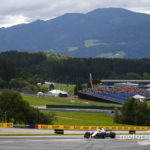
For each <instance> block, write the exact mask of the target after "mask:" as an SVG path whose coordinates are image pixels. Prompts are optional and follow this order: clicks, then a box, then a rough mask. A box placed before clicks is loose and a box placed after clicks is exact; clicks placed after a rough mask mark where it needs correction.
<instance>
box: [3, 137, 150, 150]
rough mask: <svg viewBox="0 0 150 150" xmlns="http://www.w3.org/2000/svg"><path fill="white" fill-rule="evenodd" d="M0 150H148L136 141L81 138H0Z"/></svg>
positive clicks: (148, 147)
mask: <svg viewBox="0 0 150 150" xmlns="http://www.w3.org/2000/svg"><path fill="white" fill-rule="evenodd" d="M0 150H150V145H145V146H142V145H139V144H138V143H137V141H136V140H119V139H90V140H86V139H84V138H83V136H79V135H78V136H38V137H35V136H29V137H23V136H19V137H15V136H12V137H8V136H5V137H0Z"/></svg>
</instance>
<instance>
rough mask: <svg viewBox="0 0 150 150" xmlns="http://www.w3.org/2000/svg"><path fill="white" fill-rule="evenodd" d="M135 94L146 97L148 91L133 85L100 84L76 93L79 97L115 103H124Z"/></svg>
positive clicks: (147, 96)
mask: <svg viewBox="0 0 150 150" xmlns="http://www.w3.org/2000/svg"><path fill="white" fill-rule="evenodd" d="M135 95H139V96H141V97H144V98H145V99H146V98H149V97H150V91H149V90H147V89H142V88H139V87H135V86H133V87H132V86H131V87H129V86H127V87H103V86H101V87H99V88H93V89H86V90H82V91H79V93H78V96H79V98H83V99H90V100H94V101H100V102H107V103H117V104H124V103H125V101H126V100H127V99H128V98H130V97H134V96H135ZM138 100H139V99H138Z"/></svg>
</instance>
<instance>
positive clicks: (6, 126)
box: [0, 123, 14, 128]
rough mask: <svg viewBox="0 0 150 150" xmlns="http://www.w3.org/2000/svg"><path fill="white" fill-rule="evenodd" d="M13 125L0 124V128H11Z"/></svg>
mask: <svg viewBox="0 0 150 150" xmlns="http://www.w3.org/2000/svg"><path fill="white" fill-rule="evenodd" d="M13 126H14V125H13V123H0V128H13Z"/></svg>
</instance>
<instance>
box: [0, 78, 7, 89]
mask: <svg viewBox="0 0 150 150" xmlns="http://www.w3.org/2000/svg"><path fill="white" fill-rule="evenodd" d="M6 87H7V82H6V81H5V80H3V79H1V78H0V89H3V88H6Z"/></svg>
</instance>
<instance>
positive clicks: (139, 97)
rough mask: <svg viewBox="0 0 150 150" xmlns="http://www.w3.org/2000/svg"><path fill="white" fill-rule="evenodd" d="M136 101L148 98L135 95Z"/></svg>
mask: <svg viewBox="0 0 150 150" xmlns="http://www.w3.org/2000/svg"><path fill="white" fill-rule="evenodd" d="M133 97H134V98H135V99H145V98H146V97H144V96H142V95H138V94H137V95H134V96H133Z"/></svg>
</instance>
